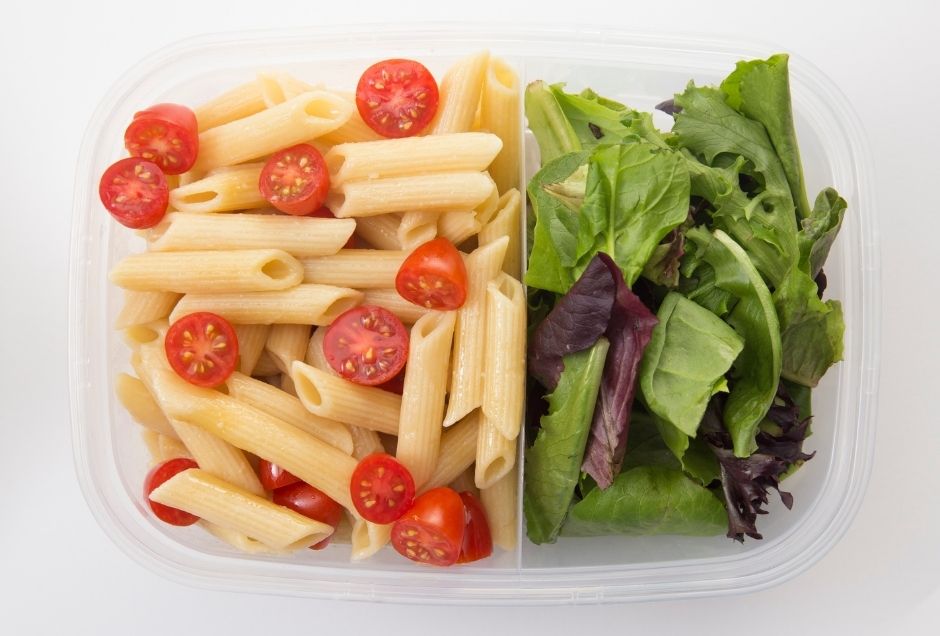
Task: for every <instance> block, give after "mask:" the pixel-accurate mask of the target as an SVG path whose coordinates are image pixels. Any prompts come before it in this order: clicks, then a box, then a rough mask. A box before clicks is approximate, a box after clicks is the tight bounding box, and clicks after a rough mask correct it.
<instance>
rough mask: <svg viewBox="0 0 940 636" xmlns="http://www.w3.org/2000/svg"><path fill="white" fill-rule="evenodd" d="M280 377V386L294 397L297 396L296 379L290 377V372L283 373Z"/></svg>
mask: <svg viewBox="0 0 940 636" xmlns="http://www.w3.org/2000/svg"><path fill="white" fill-rule="evenodd" d="M278 377H279V378H280V382H279V384H278V386H279V387H280V388H281V391H283V392H284V393H287V394H288V395H290V396H292V397H297V388H296V387H295V386H294V380H293V379H292V378H291V377H290V373H281V374H280V375H279V376H278ZM272 386H273V385H272Z"/></svg>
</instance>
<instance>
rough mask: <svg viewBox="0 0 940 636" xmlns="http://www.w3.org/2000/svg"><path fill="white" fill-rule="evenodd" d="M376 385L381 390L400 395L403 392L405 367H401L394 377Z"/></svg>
mask: <svg viewBox="0 0 940 636" xmlns="http://www.w3.org/2000/svg"><path fill="white" fill-rule="evenodd" d="M406 366H407V365H406ZM377 386H378V388H380V389H382V390H383V391H388V392H389V393H397V394H398V395H401V394H402V393H404V392H405V369H404V368H402V370H401V371H399V372H398V375H396V376H395V377H394V378H392V379H391V380H388V381H386V382H383V383H382V384H379V385H377Z"/></svg>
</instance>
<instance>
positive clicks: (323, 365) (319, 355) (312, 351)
mask: <svg viewBox="0 0 940 636" xmlns="http://www.w3.org/2000/svg"><path fill="white" fill-rule="evenodd" d="M326 330H327V328H326V327H317V328H316V329H314V330H313V334H312V335H311V336H310V340H309V341H307V350H306V351H305V352H304V362H306V363H307V364H309V365H310V366H311V367H314V368H315V369H320V371H326V372H327V373H332V374H333V375H337V374H336V371H334V370H333V367H331V366H330V363H329V362H327V360H326V354H325V353H323V337H324V336H325V335H326Z"/></svg>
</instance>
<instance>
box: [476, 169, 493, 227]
mask: <svg viewBox="0 0 940 636" xmlns="http://www.w3.org/2000/svg"><path fill="white" fill-rule="evenodd" d="M487 178H489V179H490V193H489V194H488V195H487V197H486V198H485V199H483V201H481V202H480V204H479V205H477V207H475V208H474V209H473V211H474V212H476V217H477V221H479V222H480V224H481V225H486V224H487V223H489V222H490V219H492V218H493V215H494V214H496V211H497V209H498V207H499V191H498V190H497V189H496V182H494V181H493V180H492V178H490V177H489V175H487Z"/></svg>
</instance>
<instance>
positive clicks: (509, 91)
mask: <svg viewBox="0 0 940 636" xmlns="http://www.w3.org/2000/svg"><path fill="white" fill-rule="evenodd" d="M519 96H520V86H519V77H518V76H517V75H516V72H515V71H514V70H513V69H512V68H511V67H510V66H509V65H508V64H506V62H504V61H503V60H500V59H497V58H491V59H490V61H489V64H488V65H487V67H486V78H485V80H484V82H483V96H482V99H481V101H480V127H481V128H482V129H483V130H488V131H489V132H491V133H494V134H496V135H497V136H498V137H499V138H500V139H501V140H502V142H503V147H502V150H500V152H499V154H498V155H496V159H494V160H493V163H492V164H491V165H490V174H491V175H492V176H493V180H494V181H496V185H497V187H498V188H499V191H500V192H506V191H508V190H509V189H510V188H518V187H519V167H520V161H519V158H520V152H521V148H522V122H521V109H520V97H519Z"/></svg>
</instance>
